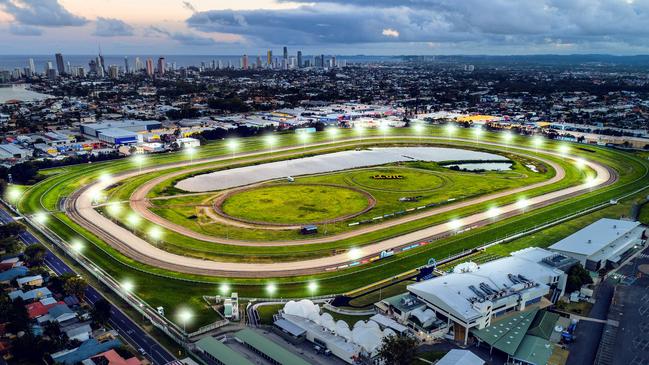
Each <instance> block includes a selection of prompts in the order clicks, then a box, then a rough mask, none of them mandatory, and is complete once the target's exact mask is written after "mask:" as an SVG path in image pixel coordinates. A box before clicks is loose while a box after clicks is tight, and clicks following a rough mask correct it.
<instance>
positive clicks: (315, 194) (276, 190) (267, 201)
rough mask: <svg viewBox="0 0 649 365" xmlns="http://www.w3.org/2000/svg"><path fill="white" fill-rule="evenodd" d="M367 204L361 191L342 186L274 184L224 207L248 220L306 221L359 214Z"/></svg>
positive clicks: (237, 197) (243, 193) (246, 192)
mask: <svg viewBox="0 0 649 365" xmlns="http://www.w3.org/2000/svg"><path fill="white" fill-rule="evenodd" d="M368 205H369V201H368V198H367V197H366V196H365V195H364V194H363V193H362V192H359V191H356V190H352V189H347V188H345V187H342V186H329V185H317V184H273V185H270V186H262V187H258V188H252V189H249V190H244V191H241V192H238V193H235V194H233V195H231V196H230V197H228V198H227V199H226V200H225V201H224V202H223V204H222V209H223V212H224V213H226V214H228V215H230V216H232V217H235V218H240V219H244V220H247V221H255V222H265V223H280V224H306V223H317V222H322V221H327V220H332V219H336V218H339V217H344V216H348V215H352V214H356V213H359V212H361V211H363V209H365V208H367V207H368Z"/></svg>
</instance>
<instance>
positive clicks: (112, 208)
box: [106, 202, 122, 217]
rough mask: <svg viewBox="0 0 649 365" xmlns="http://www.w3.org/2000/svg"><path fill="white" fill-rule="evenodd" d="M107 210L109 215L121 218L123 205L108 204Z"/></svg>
mask: <svg viewBox="0 0 649 365" xmlns="http://www.w3.org/2000/svg"><path fill="white" fill-rule="evenodd" d="M106 210H107V211H108V214H110V215H112V216H113V217H117V216H119V213H121V212H122V205H121V204H120V203H118V202H113V203H110V204H108V206H107V207H106Z"/></svg>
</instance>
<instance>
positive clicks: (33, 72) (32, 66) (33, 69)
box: [29, 58, 36, 75]
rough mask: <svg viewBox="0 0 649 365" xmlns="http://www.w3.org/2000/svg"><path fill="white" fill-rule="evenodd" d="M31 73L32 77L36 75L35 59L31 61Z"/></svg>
mask: <svg viewBox="0 0 649 365" xmlns="http://www.w3.org/2000/svg"><path fill="white" fill-rule="evenodd" d="M29 71H31V73H32V75H34V74H36V65H35V64H34V59H33V58H30V59H29Z"/></svg>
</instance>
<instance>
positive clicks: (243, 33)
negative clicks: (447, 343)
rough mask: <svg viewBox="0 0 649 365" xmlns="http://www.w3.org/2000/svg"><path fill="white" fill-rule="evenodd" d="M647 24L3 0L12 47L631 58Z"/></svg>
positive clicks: (444, 7)
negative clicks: (566, 55)
mask: <svg viewBox="0 0 649 365" xmlns="http://www.w3.org/2000/svg"><path fill="white" fill-rule="evenodd" d="M647 21H649V4H646V3H642V2H638V1H618V0H599V1H595V2H588V3H581V2H577V1H563V2H557V1H552V0H545V1H525V2H518V1H502V2H499V3H491V4H488V5H487V6H485V5H483V4H481V3H479V2H475V1H473V0H470V1H462V2H447V1H444V0H440V1H423V2H418V1H411V0H404V1H398V2H381V1H379V2H369V1H364V0H357V1H351V2H342V1H338V0H330V1H327V2H318V3H307V2H304V1H302V0H298V1H293V2H288V1H281V0H280V1H273V0H255V1H241V2H237V3H229V2H226V3H223V2H216V1H210V0H197V1H177V2H164V3H153V2H150V1H141V2H137V3H133V2H128V1H125V0H114V1H111V2H110V3H106V2H100V1H85V2H84V1H80V0H65V1H58V0H45V1H38V2H37V1H34V0H0V23H2V25H1V26H0V28H2V30H3V32H4V34H3V37H2V38H1V39H0V49H1V51H0V52H1V54H5V55H15V54H30V55H31V54H34V55H36V54H45V53H47V54H49V53H52V52H61V53H64V54H88V53H94V50H95V49H97V48H98V46H99V45H100V44H101V46H102V48H103V49H104V53H105V54H136V53H138V52H139V51H141V49H142V47H146V48H147V49H148V50H149V52H148V53H154V54H166V55H176V54H195V55H207V54H210V55H213V54H222V55H232V54H244V53H245V54H249V55H264V54H265V52H266V50H267V49H268V48H277V47H282V46H284V45H287V46H288V47H289V48H291V49H298V48H299V49H301V50H302V52H303V53H304V54H320V53H325V54H338V55H350V54H366V55H402V54H494V55H507V54H549V53H550V54H575V53H576V54H584V53H607V54H621V55H629V54H646V53H649V46H647V45H646V44H645V43H644V42H643V39H644V38H645V37H646V35H647V32H648V31H647V30H646V29H645V28H646V27H644V26H643V24H646V23H647ZM276 52H277V53H278V54H281V49H278V50H277V51H276Z"/></svg>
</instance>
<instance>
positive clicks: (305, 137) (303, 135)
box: [298, 132, 309, 150]
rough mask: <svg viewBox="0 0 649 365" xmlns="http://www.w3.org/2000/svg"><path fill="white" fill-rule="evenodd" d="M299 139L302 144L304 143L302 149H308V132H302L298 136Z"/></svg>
mask: <svg viewBox="0 0 649 365" xmlns="http://www.w3.org/2000/svg"><path fill="white" fill-rule="evenodd" d="M298 138H299V139H300V142H302V149H303V150H305V149H306V144H307V142H309V134H308V133H306V132H302V133H300V134H299V135H298Z"/></svg>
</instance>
